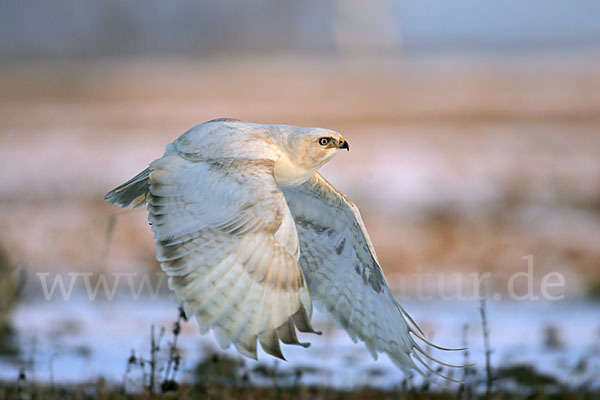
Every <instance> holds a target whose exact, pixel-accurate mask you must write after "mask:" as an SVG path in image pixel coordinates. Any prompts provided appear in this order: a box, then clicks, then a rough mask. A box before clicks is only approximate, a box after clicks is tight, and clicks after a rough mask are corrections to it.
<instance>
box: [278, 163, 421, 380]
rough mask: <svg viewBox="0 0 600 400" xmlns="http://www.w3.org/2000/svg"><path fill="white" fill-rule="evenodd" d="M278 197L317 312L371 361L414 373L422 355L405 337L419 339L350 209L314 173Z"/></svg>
mask: <svg viewBox="0 0 600 400" xmlns="http://www.w3.org/2000/svg"><path fill="white" fill-rule="evenodd" d="M284 195H285V197H286V200H287V203H288V206H289V208H290V211H291V212H292V215H293V217H294V220H295V222H296V228H297V230H298V237H299V242H300V254H301V256H300V258H299V262H300V265H301V267H302V270H303V272H304V276H305V277H306V280H307V283H308V287H309V290H310V294H311V296H312V299H313V301H314V302H315V305H316V306H317V308H319V309H321V310H323V311H327V312H328V313H329V314H330V315H331V316H332V317H333V319H334V320H335V321H336V323H337V324H338V325H339V326H340V327H341V328H343V329H345V330H346V331H347V332H348V334H349V336H350V338H351V339H352V340H353V341H355V342H356V341H357V339H358V340H361V341H363V342H364V343H365V345H366V347H367V349H368V350H369V351H370V353H371V354H372V355H373V357H374V358H375V359H376V358H377V354H378V353H381V352H383V353H387V354H388V356H389V357H390V359H391V360H392V361H393V362H394V363H395V364H396V365H398V366H399V367H400V368H401V369H403V370H404V371H405V372H408V371H409V369H410V368H414V369H417V370H418V368H417V366H416V364H415V362H414V360H413V358H412V357H413V356H414V355H418V353H419V352H423V350H422V349H421V347H420V346H419V345H418V344H417V343H416V342H415V340H414V338H413V337H412V336H411V332H412V333H415V334H416V335H417V337H420V335H419V333H418V332H420V331H419V330H418V327H416V326H414V327H413V326H412V325H413V324H414V323H413V322H412V320H411V319H410V317H408V315H407V314H405V311H404V310H403V309H402V308H401V307H400V305H399V304H398V303H397V302H396V300H395V299H394V296H393V295H392V293H391V291H390V289H389V287H388V285H387V283H386V281H385V278H384V276H383V273H382V271H381V268H380V267H379V261H378V260H377V256H376V255H375V250H374V249H373V245H372V243H371V240H370V239H369V236H368V234H367V231H366V229H365V226H364V224H363V222H362V219H361V217H360V213H359V212H358V209H357V208H356V206H355V205H354V204H353V203H352V202H351V201H350V200H349V199H348V198H347V197H346V196H344V195H343V194H342V193H340V192H339V191H338V190H337V189H335V188H334V187H333V186H332V185H331V184H330V183H329V182H327V181H326V180H325V179H324V178H323V177H322V176H321V175H320V174H318V173H317V174H315V175H313V176H312V177H311V178H310V179H309V180H308V181H307V182H305V183H304V184H302V185H300V186H298V187H295V188H286V189H284ZM407 318H408V320H407ZM280 336H281V335H280ZM415 359H416V360H419V359H418V358H415Z"/></svg>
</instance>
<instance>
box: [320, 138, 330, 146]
mask: <svg viewBox="0 0 600 400" xmlns="http://www.w3.org/2000/svg"><path fill="white" fill-rule="evenodd" d="M319 144H320V145H321V146H327V144H329V138H326V137H322V138H321V139H319Z"/></svg>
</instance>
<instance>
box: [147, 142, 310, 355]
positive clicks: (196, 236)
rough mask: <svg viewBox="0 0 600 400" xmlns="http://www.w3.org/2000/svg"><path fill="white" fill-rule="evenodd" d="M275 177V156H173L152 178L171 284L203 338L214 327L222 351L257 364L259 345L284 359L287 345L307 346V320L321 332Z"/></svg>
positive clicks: (154, 216) (153, 215)
mask: <svg viewBox="0 0 600 400" xmlns="http://www.w3.org/2000/svg"><path fill="white" fill-rule="evenodd" d="M272 170H273V162H272V161H270V160H266V159H235V158H221V159H208V160H204V159H203V160H201V159H189V158H186V156H185V155H183V156H182V154H180V153H179V152H178V151H176V150H173V149H172V151H167V153H165V155H164V156H163V157H162V158H161V159H159V160H157V161H155V162H153V163H152V164H151V165H150V168H149V171H150V172H149V174H148V177H149V193H148V195H147V204H148V212H149V220H150V222H151V224H152V230H153V231H154V234H155V239H156V244H157V248H158V254H157V258H158V260H159V261H160V262H161V266H162V268H163V270H164V271H165V272H166V273H167V275H168V276H169V287H170V288H171V289H172V290H174V291H175V294H176V296H177V298H178V299H179V301H180V302H182V303H183V304H184V310H186V313H188V314H190V315H195V316H196V319H197V320H198V323H199V326H200V329H201V331H202V332H206V331H207V330H208V329H210V328H212V329H213V331H214V333H215V336H216V337H217V340H218V342H219V344H220V345H221V346H222V347H227V346H228V345H229V344H231V343H233V344H234V346H235V347H236V349H237V350H238V351H240V353H242V354H244V355H246V356H248V357H252V358H256V342H257V340H258V341H259V342H260V343H261V346H262V347H263V348H264V349H265V351H266V352H267V353H269V354H272V355H274V356H277V357H281V358H283V355H282V353H281V349H280V346H279V340H280V339H281V340H282V341H283V342H284V343H288V342H290V343H294V344H297V342H298V340H297V338H296V335H295V328H294V325H293V323H294V321H295V320H296V319H298V317H297V315H303V316H305V317H304V318H303V319H302V320H301V323H300V324H299V325H300V328H301V329H302V330H305V331H312V327H311V326H310V322H309V321H310V314H311V311H312V303H311V300H310V297H309V296H308V289H307V286H306V282H305V280H304V276H303V273H302V270H301V268H300V266H299V264H298V262H297V256H298V254H299V244H298V239H297V232H296V229H295V224H294V222H293V219H292V216H291V214H290V212H289V209H288V206H287V203H286V201H285V197H284V196H283V193H282V192H281V191H280V189H279V188H278V186H277V184H276V183H275V180H274V177H273V171H272ZM299 313H300V314H299ZM306 316H308V317H306ZM290 327H291V331H290ZM280 329H283V330H285V332H286V333H287V336H285V337H284V338H285V340H283V338H280V335H279V330H280Z"/></svg>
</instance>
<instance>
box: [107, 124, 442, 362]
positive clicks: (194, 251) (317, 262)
mask: <svg viewBox="0 0 600 400" xmlns="http://www.w3.org/2000/svg"><path fill="white" fill-rule="evenodd" d="M340 150H349V145H348V142H347V141H346V140H345V139H344V138H342V137H341V136H340V134H338V133H337V132H334V131H331V130H328V129H320V128H299V127H295V126H288V125H262V124H253V123H246V122H243V121H240V120H237V119H233V118H219V119H214V120H211V121H208V122H205V123H202V124H200V125H198V126H195V127H194V128H192V129H190V130H189V131H187V132H186V133H184V134H183V135H181V136H180V137H179V138H177V139H176V140H175V141H174V142H173V143H171V144H169V145H168V146H167V147H166V151H165V153H164V155H163V156H162V157H161V158H159V159H157V160H155V161H153V162H152V163H150V165H149V167H148V168H146V169H145V170H144V171H143V172H141V173H140V174H139V175H137V176H135V177H134V178H132V179H131V180H130V181H128V182H126V183H124V184H122V185H121V186H119V187H117V188H115V189H114V190H112V191H110V192H108V193H107V194H106V195H105V196H104V199H105V200H106V201H107V202H109V203H111V204H117V205H119V206H122V207H139V206H141V205H144V204H146V206H147V209H148V215H149V217H148V219H149V221H150V223H151V225H152V230H153V231H154V237H155V240H156V246H157V248H158V253H157V259H158V261H160V263H161V266H162V269H163V270H164V272H165V273H166V274H167V275H168V277H169V288H170V289H171V290H173V291H174V292H175V295H176V298H177V299H178V301H179V302H180V303H181V305H182V307H183V309H184V310H185V313H186V314H187V315H188V316H191V315H194V316H195V317H196V320H197V321H198V325H199V326H200V330H201V332H202V333H205V332H207V331H208V330H209V329H212V330H213V332H214V334H215V336H216V338H217V341H218V342H219V344H220V345H221V347H223V348H227V347H228V346H229V345H230V344H231V343H233V345H234V346H235V348H236V349H237V350H238V351H239V352H240V353H241V354H243V355H245V356H247V357H251V358H254V359H256V348H257V344H256V343H257V341H258V342H259V343H260V346H261V347H262V348H263V350H264V351H265V352H267V353H268V354H271V355H273V356H275V357H279V358H282V359H283V358H284V357H283V354H282V352H281V348H280V341H281V342H283V343H285V344H296V345H301V346H305V347H306V346H308V344H307V343H301V342H299V341H298V338H297V335H296V330H298V331H300V332H312V333H318V332H315V331H314V329H313V328H312V326H311V322H310V321H311V315H312V309H313V308H312V304H313V302H314V303H315V305H316V307H317V308H318V309H319V310H322V311H324V312H327V313H329V314H330V315H331V317H332V318H333V319H334V320H335V322H336V323H337V324H338V325H339V326H340V327H341V328H343V329H345V330H346V331H347V332H348V334H349V335H350V337H351V338H352V340H353V341H354V342H356V341H357V340H361V341H363V342H364V344H365V345H366V347H367V349H368V350H369V352H370V353H371V354H372V356H373V357H374V358H375V359H377V354H378V353H381V352H383V353H387V355H388V356H389V357H390V359H391V360H392V361H393V362H394V363H395V364H396V365H397V366H398V367H400V368H401V369H402V370H403V371H405V372H409V371H410V369H411V368H415V369H417V370H419V368H418V367H417V365H416V363H415V361H417V362H419V363H420V364H422V365H423V366H425V367H426V368H428V369H430V367H429V365H428V364H427V363H426V362H424V360H423V358H422V357H421V356H422V355H424V356H426V357H429V358H431V359H433V360H434V361H437V362H440V361H438V360H435V359H434V358H433V357H431V356H430V355H429V354H428V353H426V352H425V351H424V350H423V349H422V347H421V346H420V345H419V344H418V343H417V342H416V340H415V339H418V340H421V341H424V342H426V343H428V344H430V345H432V346H435V345H433V344H432V343H430V342H428V341H427V339H426V338H425V337H424V334H423V332H422V331H421V330H420V329H419V328H418V326H417V325H416V324H415V323H414V321H413V320H412V319H411V318H410V316H409V315H408V314H407V313H406V312H405V311H404V309H403V308H402V307H401V306H400V305H399V304H398V303H397V302H396V300H395V299H394V297H393V295H392V293H391V291H390V288H389V287H388V285H387V283H386V280H385V278H384V276H383V273H382V271H381V268H380V266H379V261H378V260H377V256H376V255H375V250H374V248H373V244H372V243H371V240H370V239H369V235H368V234H367V231H366V229H365V226H364V224H363V221H362V219H361V216H360V214H359V212H358V209H357V208H356V206H355V205H354V204H353V203H352V202H351V201H350V200H349V199H348V198H347V197H346V196H345V195H344V194H342V193H341V192H340V191H338V190H337V189H336V188H335V187H334V186H333V185H331V184H330V183H329V182H327V181H326V180H325V179H324V178H323V177H322V176H321V175H320V174H319V173H318V172H317V170H318V169H319V168H320V167H321V166H322V165H323V164H325V163H326V162H327V161H329V160H331V159H332V158H333V157H334V156H335V155H336V154H337V153H338V152H339V151H340ZM435 347H437V348H441V347H439V346H435ZM441 349H444V348H441ZM446 350H448V349H446ZM440 363H441V364H443V365H448V364H445V363H442V362H440ZM430 370H431V369H430ZM432 371H433V370H432ZM433 372H434V373H435V372H436V371H433Z"/></svg>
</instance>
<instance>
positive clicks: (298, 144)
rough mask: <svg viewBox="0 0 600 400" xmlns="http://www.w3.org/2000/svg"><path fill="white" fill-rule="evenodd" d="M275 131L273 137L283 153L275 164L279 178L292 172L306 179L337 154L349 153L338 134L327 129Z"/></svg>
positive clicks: (344, 142)
mask: <svg viewBox="0 0 600 400" xmlns="http://www.w3.org/2000/svg"><path fill="white" fill-rule="evenodd" d="M275 131H276V134H275V135H274V136H275V137H276V138H277V142H278V144H279V147H280V149H281V150H282V151H283V153H284V154H282V157H281V159H280V161H281V162H280V163H279V162H278V164H280V165H279V167H278V168H279V169H280V170H281V173H282V174H283V173H285V174H287V173H288V172H289V173H291V172H292V170H296V171H297V173H298V174H299V175H302V176H303V177H304V176H305V177H306V179H308V178H309V177H310V176H312V174H314V173H315V172H316V171H317V169H319V168H320V167H321V166H323V165H324V164H325V163H326V162H327V161H329V160H331V159H332V158H333V157H334V156H335V155H336V154H337V153H338V152H339V150H343V149H346V150H350V146H349V145H348V142H347V141H346V140H345V139H344V138H343V137H342V136H341V135H340V134H339V133H337V132H335V131H332V130H329V129H322V128H298V127H293V126H282V125H279V126H277V128H276V130H275ZM294 180H295V179H294ZM299 183H302V182H299ZM299 183H298V184H299Z"/></svg>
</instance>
